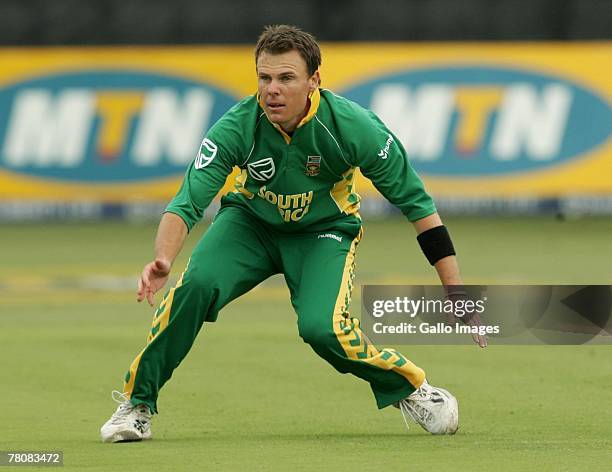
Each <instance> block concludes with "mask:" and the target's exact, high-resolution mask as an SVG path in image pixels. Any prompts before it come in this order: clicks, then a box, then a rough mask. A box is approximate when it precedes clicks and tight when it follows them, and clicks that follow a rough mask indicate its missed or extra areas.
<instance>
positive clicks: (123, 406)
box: [111, 390, 134, 420]
mask: <svg viewBox="0 0 612 472" xmlns="http://www.w3.org/2000/svg"><path fill="white" fill-rule="evenodd" d="M111 398H112V399H113V401H114V402H116V403H118V404H119V408H118V409H117V411H116V412H115V413H114V414H113V416H112V419H113V420H117V419H119V418H123V416H124V415H125V414H127V413H129V412H130V411H132V409H133V408H134V406H133V405H132V404H131V403H130V399H129V398H128V396H127V393H122V392H119V391H118V390H113V391H112V393H111Z"/></svg>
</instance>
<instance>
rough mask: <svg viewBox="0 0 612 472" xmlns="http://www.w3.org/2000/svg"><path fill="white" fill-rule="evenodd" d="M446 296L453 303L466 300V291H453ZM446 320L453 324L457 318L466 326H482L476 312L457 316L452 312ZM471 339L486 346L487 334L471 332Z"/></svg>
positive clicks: (479, 344) (481, 345)
mask: <svg viewBox="0 0 612 472" xmlns="http://www.w3.org/2000/svg"><path fill="white" fill-rule="evenodd" d="M447 298H448V299H449V300H452V301H453V303H455V302H456V301H458V300H467V298H468V297H467V293H466V292H464V291H455V292H451V293H448V294H447ZM448 318H449V319H448V322H449V323H450V324H455V323H456V322H457V321H458V320H461V322H462V323H464V324H466V325H468V326H474V327H480V326H482V320H481V319H480V315H479V314H478V313H476V312H472V313H466V314H465V315H463V316H457V315H455V314H453V313H451V314H449V317H448ZM472 339H473V340H474V342H475V343H476V344H478V346H480V347H482V348H484V347H487V336H486V335H484V334H478V333H473V334H472Z"/></svg>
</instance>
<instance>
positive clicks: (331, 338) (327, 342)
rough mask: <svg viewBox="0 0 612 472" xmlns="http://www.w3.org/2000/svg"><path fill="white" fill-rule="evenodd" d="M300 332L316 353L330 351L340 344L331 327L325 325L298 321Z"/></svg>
mask: <svg viewBox="0 0 612 472" xmlns="http://www.w3.org/2000/svg"><path fill="white" fill-rule="evenodd" d="M298 332H299V334H300V337H301V338H302V339H303V340H304V342H305V343H307V344H309V345H310V346H311V347H312V348H313V349H314V350H315V351H321V350H323V351H324V350H328V349H330V348H331V347H332V346H334V345H336V344H337V343H338V340H337V338H336V334H335V333H334V331H333V330H332V327H331V325H328V326H326V324H323V323H316V322H308V323H300V322H299V321H298Z"/></svg>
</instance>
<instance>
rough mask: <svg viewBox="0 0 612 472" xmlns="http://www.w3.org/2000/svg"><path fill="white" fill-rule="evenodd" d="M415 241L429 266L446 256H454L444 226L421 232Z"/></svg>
mask: <svg viewBox="0 0 612 472" xmlns="http://www.w3.org/2000/svg"><path fill="white" fill-rule="evenodd" d="M417 241H418V242H419V245H420V246H421V250H422V251H423V254H425V257H426V258H427V260H428V261H429V263H430V264H431V265H434V264H435V263H436V262H438V261H439V260H440V259H442V258H444V257H446V256H454V255H455V254H456V252H455V248H454V247H453V242H452V241H451V238H450V235H449V234H448V230H447V229H446V226H444V225H442V226H436V227H435V228H431V229H428V230H427V231H423V232H422V233H421V234H419V235H418V236H417Z"/></svg>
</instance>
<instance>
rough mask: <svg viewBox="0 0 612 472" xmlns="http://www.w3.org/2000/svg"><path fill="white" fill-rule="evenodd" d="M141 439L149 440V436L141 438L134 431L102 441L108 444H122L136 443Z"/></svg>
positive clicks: (117, 434) (118, 434)
mask: <svg viewBox="0 0 612 472" xmlns="http://www.w3.org/2000/svg"><path fill="white" fill-rule="evenodd" d="M143 439H151V435H150V434H149V436H147V437H143V436H142V435H141V434H140V433H138V432H135V431H121V432H118V433H115V434H113V435H112V436H111V437H109V438H108V439H106V440H104V442H108V443H122V442H138V441H142V440H143Z"/></svg>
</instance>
